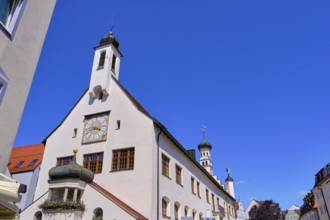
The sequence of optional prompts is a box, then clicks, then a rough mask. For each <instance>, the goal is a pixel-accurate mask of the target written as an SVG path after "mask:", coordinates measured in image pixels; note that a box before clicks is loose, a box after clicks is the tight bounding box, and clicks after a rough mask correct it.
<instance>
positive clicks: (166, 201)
mask: <svg viewBox="0 0 330 220" xmlns="http://www.w3.org/2000/svg"><path fill="white" fill-rule="evenodd" d="M169 203H170V201H169V199H168V198H167V197H164V198H163V199H162V215H163V217H169V210H168V207H169V206H168V205H169Z"/></svg>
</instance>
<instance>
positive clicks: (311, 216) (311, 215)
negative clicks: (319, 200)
mask: <svg viewBox="0 0 330 220" xmlns="http://www.w3.org/2000/svg"><path fill="white" fill-rule="evenodd" d="M300 220H320V216H319V213H318V211H317V207H316V202H315V197H314V194H313V193H312V192H309V193H307V195H306V196H305V197H304V204H303V205H302V206H301V207H300Z"/></svg>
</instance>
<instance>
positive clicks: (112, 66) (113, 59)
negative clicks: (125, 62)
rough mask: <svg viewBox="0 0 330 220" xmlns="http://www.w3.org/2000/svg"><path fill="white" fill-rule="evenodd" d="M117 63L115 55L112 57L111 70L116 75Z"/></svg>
mask: <svg viewBox="0 0 330 220" xmlns="http://www.w3.org/2000/svg"><path fill="white" fill-rule="evenodd" d="M116 62H117V57H116V56H115V55H113V56H112V63H111V70H112V72H114V73H115V70H116Z"/></svg>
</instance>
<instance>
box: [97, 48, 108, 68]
mask: <svg viewBox="0 0 330 220" xmlns="http://www.w3.org/2000/svg"><path fill="white" fill-rule="evenodd" d="M105 55H106V52H105V51H102V52H101V54H100V60H99V66H98V69H102V68H103V67H104V63H105Z"/></svg>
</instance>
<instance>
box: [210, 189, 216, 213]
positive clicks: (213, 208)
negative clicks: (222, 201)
mask: <svg viewBox="0 0 330 220" xmlns="http://www.w3.org/2000/svg"><path fill="white" fill-rule="evenodd" d="M211 197H212V211H213V212H215V203H214V194H213V193H212V195H211Z"/></svg>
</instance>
